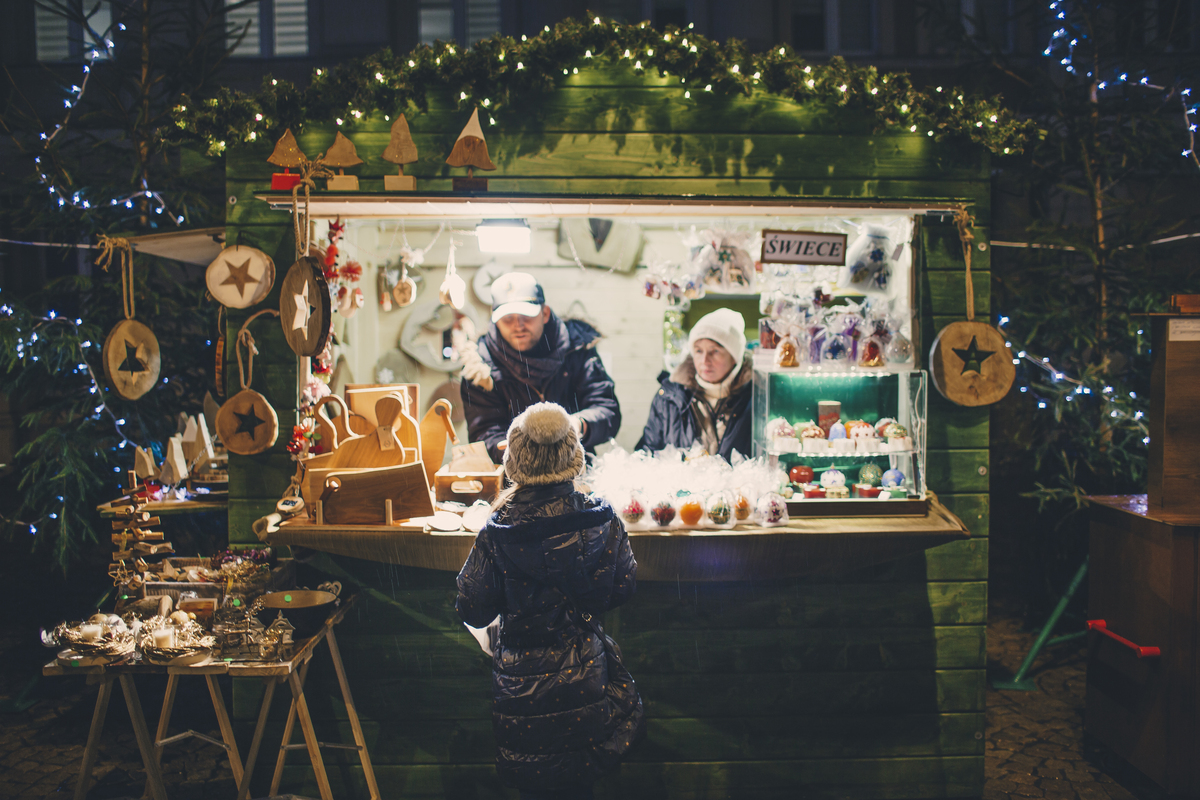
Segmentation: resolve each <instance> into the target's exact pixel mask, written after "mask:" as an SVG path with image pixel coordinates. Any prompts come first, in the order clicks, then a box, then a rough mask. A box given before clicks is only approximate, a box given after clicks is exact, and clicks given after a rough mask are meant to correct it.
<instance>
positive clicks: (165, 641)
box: [154, 628, 175, 648]
mask: <svg viewBox="0 0 1200 800" xmlns="http://www.w3.org/2000/svg"><path fill="white" fill-rule="evenodd" d="M154 646H155V647H162V648H166V647H174V646H175V631H174V630H173V629H171V628H159V629H158V630H156V631H154Z"/></svg>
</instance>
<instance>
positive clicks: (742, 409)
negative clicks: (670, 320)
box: [637, 308, 753, 461]
mask: <svg viewBox="0 0 1200 800" xmlns="http://www.w3.org/2000/svg"><path fill="white" fill-rule="evenodd" d="M688 349H689V350H690V353H691V357H690V358H686V359H684V361H683V363H682V364H680V365H679V366H678V367H676V368H675V371H674V372H672V373H671V376H670V377H669V378H667V379H666V380H664V381H663V382H662V386H661V387H660V388H659V390H658V394H656V395H655V396H654V400H653V401H651V403H650V416H649V418H648V419H647V420H646V427H645V429H644V430H643V431H642V438H641V440H640V441H638V443H637V449H638V450H650V451H658V450H662V449H663V448H664V447H666V446H667V445H675V446H676V447H680V448H683V449H685V450H686V449H688V448H690V447H691V446H692V445H694V444H696V443H699V444H700V445H701V446H703V448H704V450H705V452H707V453H709V454H711V455H719V456H721V457H722V458H724V459H725V460H727V461H728V460H729V459H730V458H731V457H732V456H733V452H734V451H735V450H736V451H737V452H739V453H741V454H742V455H744V456H748V455H750V440H751V430H750V425H751V423H750V384H751V380H752V378H753V369H752V368H751V366H750V355H749V354H748V353H747V352H746V321H745V319H743V318H742V315H741V314H739V313H738V312H736V311H734V310H732V309H729V308H718V309H717V310H716V311H714V312H712V313H711V314H706V315H704V316H703V317H701V318H700V320H699V321H698V322H697V323H696V324H695V325H694V326H693V327H692V330H691V332H690V333H689V334H688Z"/></svg>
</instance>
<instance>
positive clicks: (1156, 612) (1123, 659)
mask: <svg viewBox="0 0 1200 800" xmlns="http://www.w3.org/2000/svg"><path fill="white" fill-rule="evenodd" d="M1155 355H1156V356H1157V353H1156V354H1155ZM1088 499H1089V500H1090V501H1091V512H1090V513H1091V540H1090V543H1089V548H1090V556H1089V558H1090V577H1089V581H1090V584H1089V589H1088V620H1089V621H1091V622H1089V628H1091V629H1092V632H1090V633H1089V634H1088V665H1087V700H1086V702H1087V710H1086V713H1085V716H1084V733H1085V735H1086V736H1087V737H1088V738H1089V739H1090V740H1091V741H1092V742H1093V743H1094V744H1099V745H1102V746H1104V747H1105V748H1107V749H1109V750H1111V751H1112V752H1113V753H1114V754H1116V755H1117V756H1118V757H1120V758H1121V759H1124V760H1125V761H1127V762H1128V763H1129V764H1130V765H1132V766H1133V767H1134V768H1136V769H1137V770H1139V771H1140V772H1142V773H1143V774H1145V775H1146V777H1148V778H1150V780H1152V781H1154V782H1155V783H1157V784H1158V785H1159V786H1161V787H1163V788H1164V789H1165V790H1166V791H1167V792H1168V793H1169V794H1170V795H1171V796H1172V797H1175V796H1180V797H1196V796H1197V795H1200V761H1197V759H1196V751H1197V748H1198V747H1200V726H1198V723H1197V720H1198V719H1200V715H1198V712H1200V698H1198V696H1197V692H1196V688H1197V686H1200V664H1198V663H1197V660H1196V654H1197V652H1198V650H1197V645H1198V644H1200V601H1198V600H1197V598H1198V597H1200V508H1193V510H1192V511H1191V513H1190V515H1185V514H1179V513H1169V512H1164V511H1158V510H1156V509H1154V508H1152V507H1149V508H1148V507H1147V505H1146V496H1145V495H1125V496H1116V497H1091V498H1088ZM1101 620H1102V621H1103V625H1098V624H1095V623H1097V622H1099V621H1101ZM1100 628H1103V629H1104V630H1105V631H1107V632H1108V633H1110V634H1115V635H1116V636H1117V637H1120V638H1121V639H1124V640H1125V641H1124V642H1122V641H1120V640H1119V639H1117V638H1114V637H1112V636H1110V635H1105V634H1103V633H1101V632H1100V630H1099V629H1100ZM1134 645H1136V646H1139V647H1140V648H1141V649H1140V650H1139V649H1137V648H1135V647H1134ZM1148 648H1158V649H1159V651H1160V654H1159V655H1158V656H1154V655H1153V654H1152V651H1151V650H1148Z"/></svg>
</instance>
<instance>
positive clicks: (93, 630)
mask: <svg viewBox="0 0 1200 800" xmlns="http://www.w3.org/2000/svg"><path fill="white" fill-rule="evenodd" d="M102 631H103V628H102V627H101V626H100V625H97V624H95V623H90V622H89V623H84V624H83V625H80V626H79V635H80V636H82V637H83V638H84V640H85V641H88V642H94V641H96V640H97V639H99V638H100V634H101V632H102Z"/></svg>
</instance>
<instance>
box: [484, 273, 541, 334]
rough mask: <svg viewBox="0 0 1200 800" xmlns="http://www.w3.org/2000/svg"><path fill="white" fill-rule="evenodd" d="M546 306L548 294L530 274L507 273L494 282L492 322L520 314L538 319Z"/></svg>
mask: <svg viewBox="0 0 1200 800" xmlns="http://www.w3.org/2000/svg"><path fill="white" fill-rule="evenodd" d="M544 305H546V294H545V292H543V291H542V286H541V284H539V283H538V282H537V279H536V278H534V277H533V276H532V275H530V274H529V273H528V272H506V273H504V274H503V275H501V276H500V277H499V278H496V280H494V281H493V282H492V322H499V321H500V318H501V317H507V316H508V315H509V314H520V315H521V316H524V317H536V316H537V315H538V314H541V313H542V306H544Z"/></svg>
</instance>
